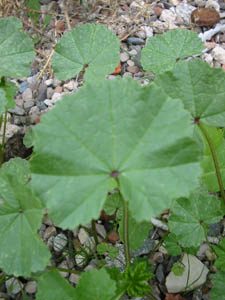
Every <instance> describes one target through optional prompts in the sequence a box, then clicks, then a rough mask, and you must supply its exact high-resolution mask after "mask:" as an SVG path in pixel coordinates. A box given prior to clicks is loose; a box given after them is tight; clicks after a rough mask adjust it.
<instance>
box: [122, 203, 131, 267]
mask: <svg viewBox="0 0 225 300" xmlns="http://www.w3.org/2000/svg"><path fill="white" fill-rule="evenodd" d="M128 219H129V212H128V202H127V201H126V200H125V199H123V237H124V253H125V260H126V267H129V265H130V243H129V230H128Z"/></svg>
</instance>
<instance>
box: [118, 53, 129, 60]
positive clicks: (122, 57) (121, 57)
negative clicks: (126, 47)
mask: <svg viewBox="0 0 225 300" xmlns="http://www.w3.org/2000/svg"><path fill="white" fill-rule="evenodd" d="M128 59H129V55H128V54H127V53H126V52H122V53H120V61H121V62H126V61H127V60H128Z"/></svg>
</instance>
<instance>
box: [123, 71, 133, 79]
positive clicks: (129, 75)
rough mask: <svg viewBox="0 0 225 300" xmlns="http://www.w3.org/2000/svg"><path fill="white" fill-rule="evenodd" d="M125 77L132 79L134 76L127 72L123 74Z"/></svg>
mask: <svg viewBox="0 0 225 300" xmlns="http://www.w3.org/2000/svg"><path fill="white" fill-rule="evenodd" d="M123 77H124V78H126V77H132V74H131V73H130V72H125V73H124V74H123Z"/></svg>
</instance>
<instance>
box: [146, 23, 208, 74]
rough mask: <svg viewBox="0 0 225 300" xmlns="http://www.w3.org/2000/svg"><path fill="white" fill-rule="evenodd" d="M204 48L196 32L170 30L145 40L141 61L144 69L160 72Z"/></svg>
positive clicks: (199, 52)
mask: <svg viewBox="0 0 225 300" xmlns="http://www.w3.org/2000/svg"><path fill="white" fill-rule="evenodd" d="M204 48H205V46H204V44H203V43H202V41H201V39H200V38H199V37H198V35H197V33H196V32H194V31H190V30H182V29H178V30H170V31H168V32H166V33H164V34H158V35H156V36H154V37H152V38H150V39H149V40H148V41H147V44H146V46H145V47H144V49H143V50H142V59H141V63H142V66H143V68H144V69H145V70H146V71H150V72H153V73H157V74H158V73H162V72H165V71H167V70H170V69H172V68H173V67H174V66H175V65H176V62H177V61H178V60H180V59H184V58H186V57H188V56H192V55H196V54H201V52H202V50H203V49H204Z"/></svg>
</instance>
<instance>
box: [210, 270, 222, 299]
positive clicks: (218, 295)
mask: <svg viewBox="0 0 225 300" xmlns="http://www.w3.org/2000/svg"><path fill="white" fill-rule="evenodd" d="M224 282H225V272H222V271H219V272H217V273H216V274H215V275H214V277H213V287H212V289H211V291H210V299H211V300H218V299H220V300H225V293H224Z"/></svg>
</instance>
